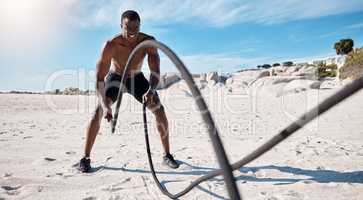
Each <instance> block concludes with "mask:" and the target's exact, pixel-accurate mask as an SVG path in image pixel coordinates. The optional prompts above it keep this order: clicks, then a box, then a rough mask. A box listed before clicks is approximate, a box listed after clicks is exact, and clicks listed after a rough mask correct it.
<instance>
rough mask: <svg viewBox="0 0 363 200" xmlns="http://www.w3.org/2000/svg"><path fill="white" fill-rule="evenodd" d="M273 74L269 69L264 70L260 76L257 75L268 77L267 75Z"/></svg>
mask: <svg viewBox="0 0 363 200" xmlns="http://www.w3.org/2000/svg"><path fill="white" fill-rule="evenodd" d="M270 75H271V73H270V71H269V70H264V71H262V72H261V73H260V74H259V75H258V76H257V78H262V77H266V76H270Z"/></svg>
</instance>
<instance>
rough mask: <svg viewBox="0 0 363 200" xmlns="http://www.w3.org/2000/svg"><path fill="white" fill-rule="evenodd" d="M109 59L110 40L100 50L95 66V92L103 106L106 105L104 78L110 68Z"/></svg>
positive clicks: (110, 55)
mask: <svg viewBox="0 0 363 200" xmlns="http://www.w3.org/2000/svg"><path fill="white" fill-rule="evenodd" d="M111 59H112V54H111V42H107V43H106V45H105V47H104V48H103V50H102V53H101V58H100V59H99V60H98V62H97V66H96V94H97V97H98V100H99V102H100V103H101V106H102V107H103V108H106V107H107V106H108V103H106V101H107V100H106V95H105V82H104V79H105V76H106V74H107V73H108V71H109V69H110V65H111Z"/></svg>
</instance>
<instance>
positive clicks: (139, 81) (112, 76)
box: [105, 72, 150, 103]
mask: <svg viewBox="0 0 363 200" xmlns="http://www.w3.org/2000/svg"><path fill="white" fill-rule="evenodd" d="M120 82H121V75H119V74H116V73H114V72H110V73H108V74H107V76H106V79H105V89H106V97H109V98H111V99H112V101H113V102H115V101H116V100H117V95H118V91H119V87H120ZM124 86H125V89H126V92H127V93H129V94H131V95H132V96H134V97H135V99H136V100H137V101H139V102H140V103H142V96H143V95H144V94H145V93H146V92H147V91H148V90H149V87H150V84H149V81H148V80H147V79H146V78H145V76H144V74H143V73H142V72H139V73H137V74H135V75H134V76H132V77H128V78H126V80H125V84H124Z"/></svg>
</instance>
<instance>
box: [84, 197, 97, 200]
mask: <svg viewBox="0 0 363 200" xmlns="http://www.w3.org/2000/svg"><path fill="white" fill-rule="evenodd" d="M96 199H97V197H86V198H83V199H82V200H96Z"/></svg>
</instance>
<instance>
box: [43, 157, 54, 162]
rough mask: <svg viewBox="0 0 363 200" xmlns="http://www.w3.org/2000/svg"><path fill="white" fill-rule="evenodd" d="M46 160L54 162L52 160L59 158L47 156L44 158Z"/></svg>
mask: <svg viewBox="0 0 363 200" xmlns="http://www.w3.org/2000/svg"><path fill="white" fill-rule="evenodd" d="M44 160H46V161H49V162H52V161H55V160H57V159H55V158H49V157H45V158H44Z"/></svg>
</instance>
